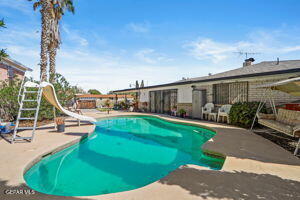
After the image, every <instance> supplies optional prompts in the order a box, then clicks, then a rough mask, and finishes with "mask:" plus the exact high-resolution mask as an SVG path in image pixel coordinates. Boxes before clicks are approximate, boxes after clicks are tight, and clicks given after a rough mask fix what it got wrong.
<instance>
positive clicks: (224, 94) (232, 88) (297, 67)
mask: <svg viewBox="0 0 300 200" xmlns="http://www.w3.org/2000/svg"><path fill="white" fill-rule="evenodd" d="M252 61H253V59H246V60H245V62H244V63H243V67H240V68H237V69H233V70H230V71H225V72H222V73H217V74H214V75H208V76H203V77H197V78H189V79H183V80H180V81H176V82H172V83H167V84H161V85H153V86H148V87H143V88H130V89H123V90H116V91H114V93H116V94H122V93H123V94H125V93H129V92H131V93H132V92H136V93H137V94H138V100H139V108H140V109H142V110H148V111H149V112H154V113H170V112H171V110H172V109H173V108H174V107H176V108H177V110H179V109H184V110H186V112H187V115H188V116H190V117H194V118H200V116H201V107H202V106H203V105H204V104H205V103H208V102H211V103H214V104H215V105H216V106H217V107H218V106H221V105H224V104H233V103H235V102H245V101H246V102H252V101H260V98H261V96H262V95H263V94H264V90H263V89H259V88H256V86H257V85H260V84H263V83H269V82H275V81H279V80H283V79H288V78H292V77H298V76H300V60H284V61H279V60H277V61H264V62H260V63H257V64H252ZM298 100H300V99H299V98H298V97H294V96H291V95H288V94H285V93H282V92H276V94H275V101H276V103H277V104H280V103H287V102H295V101H298ZM145 102H146V103H145Z"/></svg>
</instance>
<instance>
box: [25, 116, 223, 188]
mask: <svg viewBox="0 0 300 200" xmlns="http://www.w3.org/2000/svg"><path fill="white" fill-rule="evenodd" d="M132 116H151V117H154V118H158V119H161V120H164V121H167V122H171V123H174V124H181V125H186V126H195V127H199V128H203V129H207V130H211V131H213V132H215V135H214V136H213V137H212V138H214V137H215V136H216V135H217V134H218V133H217V130H215V129H213V128H211V127H208V126H204V125H200V124H193V123H190V122H179V121H173V120H169V119H166V118H164V117H161V116H157V115H152V114H133V115H115V116H106V117H102V118H97V120H100V119H101V120H103V119H108V118H117V117H132ZM92 125H93V129H92V130H90V131H88V133H87V134H85V135H83V136H81V137H79V138H76V139H74V140H72V141H70V142H67V143H65V144H63V145H60V146H58V147H56V148H54V149H53V150H49V151H47V152H44V153H42V154H40V155H38V156H37V157H35V158H34V159H33V160H32V161H31V162H29V163H28V164H27V165H26V166H25V167H24V170H23V176H24V175H25V174H26V172H27V171H28V170H29V169H31V168H32V167H33V166H34V165H35V164H37V163H38V162H40V161H41V160H42V159H43V158H45V157H47V156H51V155H54V154H56V153H59V152H60V151H63V150H64V149H66V148H68V147H70V146H72V145H75V144H79V143H80V142H81V141H83V140H85V139H87V138H88V137H90V136H91V135H92V134H93V133H94V132H95V129H96V125H95V124H94V123H92ZM193 134H194V133H193ZM195 134H197V133H195ZM212 138H210V139H212ZM207 142H208V141H206V142H205V143H207ZM205 143H204V144H205ZM204 144H203V145H204ZM201 149H202V151H203V153H204V154H206V155H208V156H211V157H215V158H218V159H223V164H222V167H221V168H220V169H218V170H221V169H222V168H223V165H224V163H225V160H226V155H224V154H222V153H220V152H215V151H212V150H209V149H205V148H202V146H201ZM181 166H182V165H181ZM181 166H179V167H178V168H180V167H181ZM207 169H210V168H208V167H207ZM212 170H213V169H212ZM170 173H171V172H170ZM25 183H26V181H25ZM136 189H138V188H136Z"/></svg>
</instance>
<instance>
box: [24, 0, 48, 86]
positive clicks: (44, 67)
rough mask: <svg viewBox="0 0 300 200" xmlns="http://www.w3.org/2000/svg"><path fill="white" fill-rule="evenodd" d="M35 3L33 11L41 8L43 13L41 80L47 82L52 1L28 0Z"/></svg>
mask: <svg viewBox="0 0 300 200" xmlns="http://www.w3.org/2000/svg"><path fill="white" fill-rule="evenodd" d="M28 1H35V3H34V4H33V9H34V10H37V9H38V8H40V12H41V24H42V31H41V53H40V56H41V58H40V79H41V81H46V80H47V65H48V47H49V45H50V37H49V36H50V21H51V13H52V11H51V0H28Z"/></svg>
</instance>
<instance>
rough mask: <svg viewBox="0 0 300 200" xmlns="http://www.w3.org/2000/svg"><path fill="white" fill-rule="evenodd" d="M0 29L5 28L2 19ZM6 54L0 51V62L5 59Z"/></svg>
mask: <svg viewBox="0 0 300 200" xmlns="http://www.w3.org/2000/svg"><path fill="white" fill-rule="evenodd" d="M0 28H6V27H5V23H4V19H1V20H0ZM7 56H8V55H7V53H6V51H5V50H4V49H1V50H0V61H1V60H2V58H4V57H7Z"/></svg>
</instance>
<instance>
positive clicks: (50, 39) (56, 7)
mask: <svg viewBox="0 0 300 200" xmlns="http://www.w3.org/2000/svg"><path fill="white" fill-rule="evenodd" d="M28 1H35V3H34V4H33V9H34V10H36V9H37V8H40V12H41V16H42V33H41V54H40V56H41V58H40V66H41V67H40V69H41V71H40V78H41V81H46V80H47V65H48V53H49V54H50V55H49V60H50V62H51V66H52V69H51V70H50V72H51V74H53V73H52V72H53V71H54V73H55V58H56V49H57V48H58V46H59V43H60V38H59V31H58V22H59V20H60V19H61V17H62V15H63V14H64V12H65V10H66V9H67V10H68V11H71V12H74V6H73V0H28ZM50 48H51V50H50ZM50 56H51V58H50ZM53 63H54V64H53Z"/></svg>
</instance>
